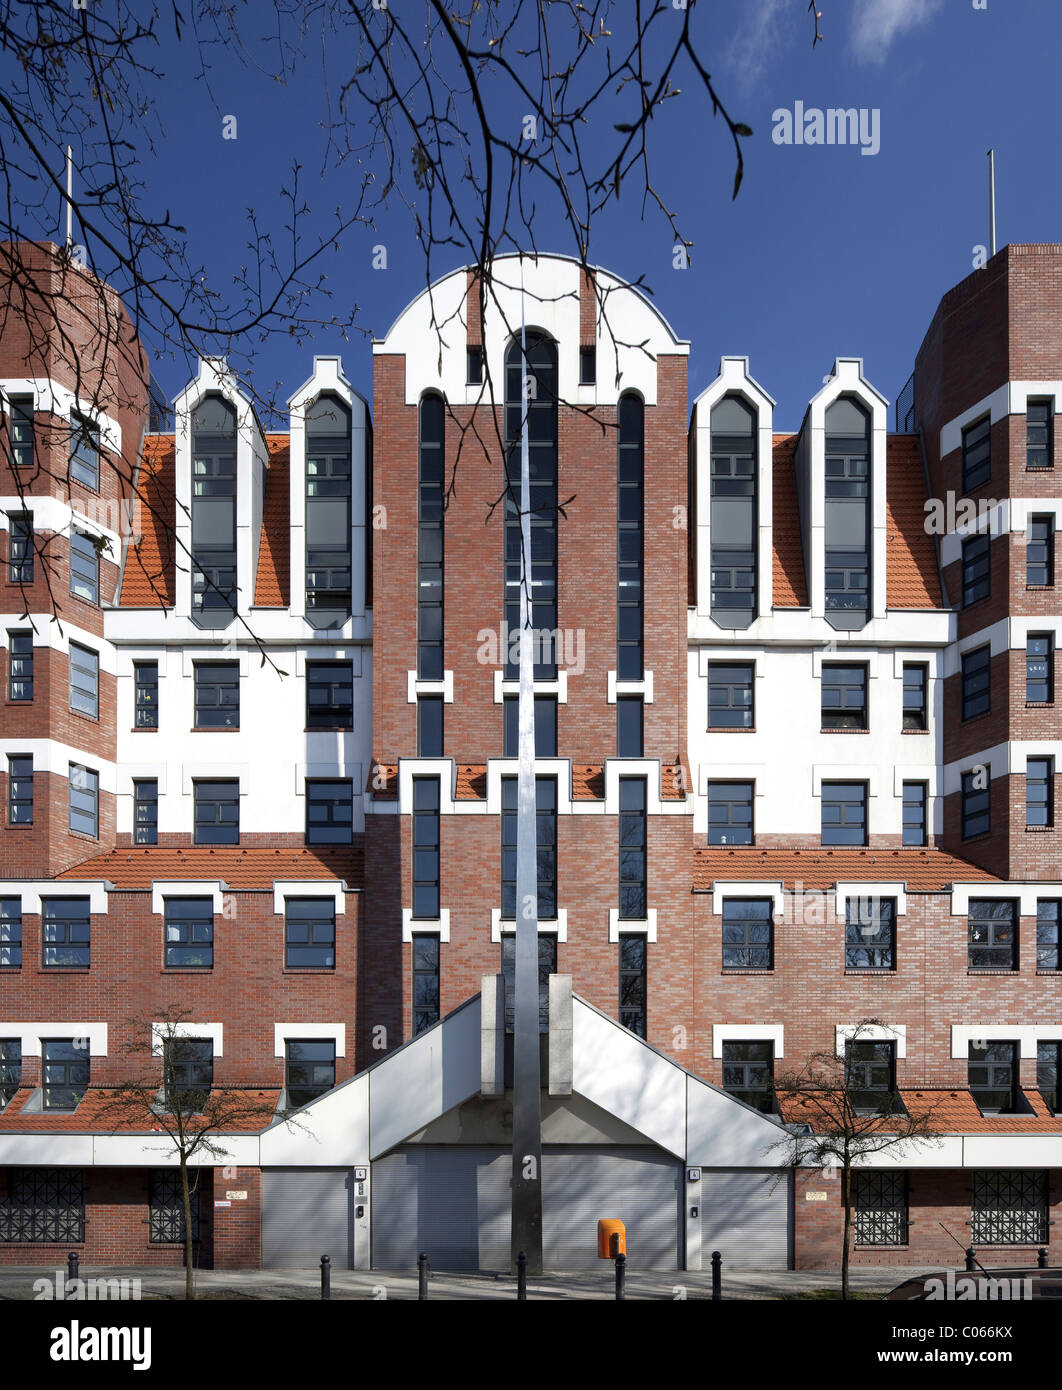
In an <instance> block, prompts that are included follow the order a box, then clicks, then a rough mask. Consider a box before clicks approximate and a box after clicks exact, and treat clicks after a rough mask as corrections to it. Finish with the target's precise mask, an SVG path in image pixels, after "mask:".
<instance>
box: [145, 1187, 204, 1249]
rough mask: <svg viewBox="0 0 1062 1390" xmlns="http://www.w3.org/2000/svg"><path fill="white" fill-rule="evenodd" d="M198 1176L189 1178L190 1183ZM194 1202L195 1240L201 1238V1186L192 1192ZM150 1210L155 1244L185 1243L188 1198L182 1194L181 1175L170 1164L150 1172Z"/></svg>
mask: <svg viewBox="0 0 1062 1390" xmlns="http://www.w3.org/2000/svg"><path fill="white" fill-rule="evenodd" d="M197 1181H198V1180H197V1179H194V1178H189V1182H190V1183H195V1182H197ZM189 1197H190V1199H191V1206H192V1240H193V1242H195V1243H196V1244H198V1242H199V1240H200V1211H199V1188H198V1186H193V1187H192V1190H191V1192H190V1193H189ZM148 1211H149V1214H150V1226H151V1236H150V1239H151V1243H152V1244H153V1245H182V1244H183V1243H184V1232H185V1225H184V1199H183V1197H182V1196H181V1175H180V1173H179V1172H178V1173H174V1172H171V1171H170V1169H168V1168H162V1169H159V1168H153V1169H151V1170H150V1172H149V1173H148Z"/></svg>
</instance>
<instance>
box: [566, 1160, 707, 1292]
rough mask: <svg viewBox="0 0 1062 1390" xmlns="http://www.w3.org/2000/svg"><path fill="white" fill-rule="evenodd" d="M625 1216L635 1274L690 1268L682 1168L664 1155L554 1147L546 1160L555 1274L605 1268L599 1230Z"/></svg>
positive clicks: (629, 1265)
mask: <svg viewBox="0 0 1062 1390" xmlns="http://www.w3.org/2000/svg"><path fill="white" fill-rule="evenodd" d="M603 1216H613V1217H619V1219H620V1220H621V1221H622V1222H623V1223H624V1225H625V1226H626V1230H627V1263H628V1267H629V1268H631V1269H678V1268H679V1267H680V1265H681V1262H682V1255H683V1240H682V1225H681V1223H682V1166H681V1164H680V1163H679V1162H678V1160H677V1159H675V1158H672V1157H670V1156H669V1155H667V1154H662V1153H660V1152H659V1151H658V1150H656V1149H639V1148H627V1149H623V1148H607V1149H604V1148H601V1149H597V1148H590V1147H588V1146H587V1145H576V1144H573V1145H571V1146H569V1147H560V1146H558V1147H550V1148H548V1149H546V1151H545V1153H544V1155H543V1159H542V1258H543V1263H544V1265H545V1267H546V1268H547V1269H559V1270H566V1269H597V1268H599V1264H598V1259H597V1223H598V1219H599V1218H600V1217H603Z"/></svg>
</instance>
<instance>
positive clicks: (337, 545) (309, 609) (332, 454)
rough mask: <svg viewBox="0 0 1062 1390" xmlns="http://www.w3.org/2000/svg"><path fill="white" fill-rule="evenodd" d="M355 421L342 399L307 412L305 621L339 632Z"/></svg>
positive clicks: (347, 572) (345, 592)
mask: <svg viewBox="0 0 1062 1390" xmlns="http://www.w3.org/2000/svg"><path fill="white" fill-rule="evenodd" d="M350 430H351V415H350V410H349V408H348V407H347V405H346V404H345V403H344V402H343V401H341V400H340V399H339V397H338V396H332V395H328V394H325V395H322V396H319V397H318V399H317V400H316V401H315V402H314V403H313V405H311V406H310V407H309V408H308V409H307V411H306V619H307V621H308V622H309V623H311V624H312V625H313V626H314V627H335V626H338V624H340V623H342V622H345V621H346V619H347V618H348V617H349V616H350V605H351V548H350V547H351V531H350V520H351V510H350V509H351V443H350V440H351V433H350Z"/></svg>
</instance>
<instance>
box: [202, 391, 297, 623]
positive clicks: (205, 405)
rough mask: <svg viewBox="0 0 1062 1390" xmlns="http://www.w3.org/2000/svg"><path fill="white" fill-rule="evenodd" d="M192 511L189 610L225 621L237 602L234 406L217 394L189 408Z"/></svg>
mask: <svg viewBox="0 0 1062 1390" xmlns="http://www.w3.org/2000/svg"><path fill="white" fill-rule="evenodd" d="M191 511H192V612H193V614H194V616H195V618H196V620H197V622H198V623H199V624H200V625H202V626H204V627H220V626H224V625H226V624H227V623H229V622H231V620H232V615H233V612H234V610H235V607H236V411H235V409H234V407H233V406H232V405H231V404H230V403H229V402H228V401H226V400H223V399H222V397H220V396H213V395H211V396H205V397H204V398H203V399H202V400H201V401H200V402H199V404H198V405H197V406H196V407H195V409H194V410H193V412H192V507H191ZM307 583H309V579H307Z"/></svg>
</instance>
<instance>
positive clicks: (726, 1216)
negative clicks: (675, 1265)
mask: <svg viewBox="0 0 1062 1390" xmlns="http://www.w3.org/2000/svg"><path fill="white" fill-rule="evenodd" d="M791 1191H792V1187H791V1176H790V1174H788V1173H782V1174H781V1177H780V1179H779V1175H778V1174H777V1173H776V1172H775V1171H773V1170H769V1169H763V1168H760V1169H749V1168H744V1169H742V1168H715V1169H712V1168H703V1169H702V1170H701V1261H702V1264H703V1267H704V1268H705V1269H709V1268H710V1264H709V1261H710V1259H711V1255H712V1251H713V1250H718V1251H719V1252H720V1254H721V1255H722V1257H723V1271H724V1273H725V1271H726V1270H727V1269H728V1268H729V1269H788V1268H789V1266H790V1258H789V1248H790V1239H789V1231H790V1225H791V1213H792V1206H793V1203H792V1196H791Z"/></svg>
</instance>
